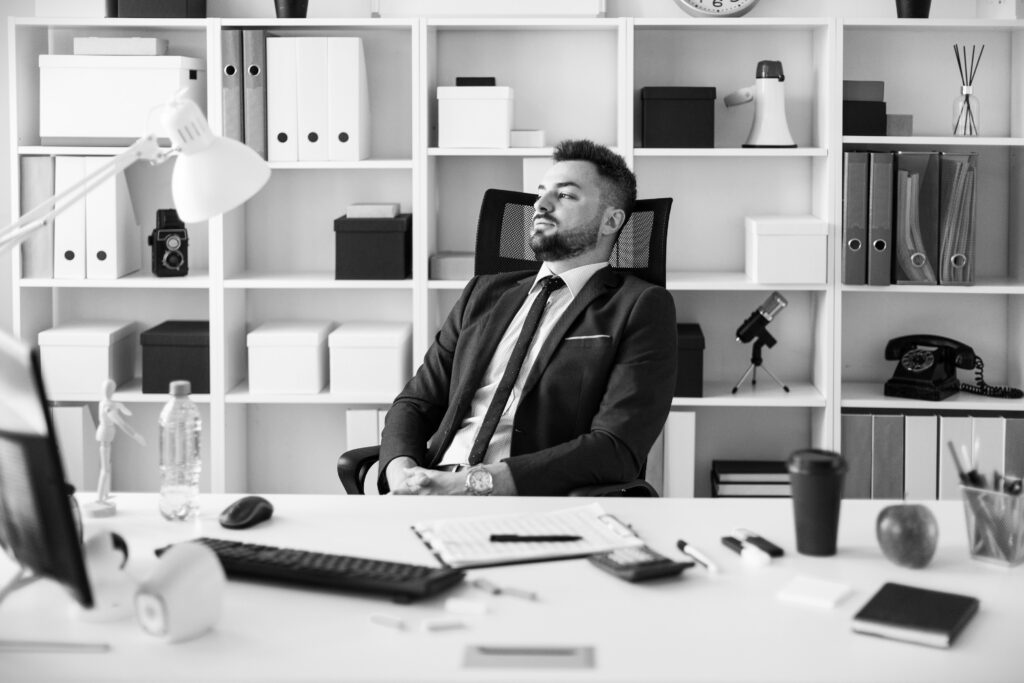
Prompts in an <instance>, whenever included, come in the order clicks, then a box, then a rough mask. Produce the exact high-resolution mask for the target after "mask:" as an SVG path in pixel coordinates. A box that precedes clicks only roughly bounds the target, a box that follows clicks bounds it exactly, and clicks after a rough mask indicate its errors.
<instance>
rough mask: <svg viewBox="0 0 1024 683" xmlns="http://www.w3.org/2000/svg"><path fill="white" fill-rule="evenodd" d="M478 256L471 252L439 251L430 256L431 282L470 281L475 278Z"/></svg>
mask: <svg viewBox="0 0 1024 683" xmlns="http://www.w3.org/2000/svg"><path fill="white" fill-rule="evenodd" d="M475 261H476V256H475V255H474V254H473V252H471V251H439V252H438V253H436V254H431V255H430V266H429V267H430V279H431V280H468V279H470V278H471V277H473V269H474V267H475V266H474V263H475Z"/></svg>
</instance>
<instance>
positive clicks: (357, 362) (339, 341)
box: [327, 322, 412, 396]
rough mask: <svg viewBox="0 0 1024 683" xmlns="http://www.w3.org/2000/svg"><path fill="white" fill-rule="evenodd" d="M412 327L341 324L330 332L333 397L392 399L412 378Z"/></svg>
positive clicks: (355, 323)
mask: <svg viewBox="0 0 1024 683" xmlns="http://www.w3.org/2000/svg"><path fill="white" fill-rule="evenodd" d="M411 342H412V325H410V324H408V323H371V322H351V323H342V324H341V325H339V326H338V328H337V329H336V330H334V331H333V332H331V334H330V337H329V338H328V341H327V345H328V346H329V347H330V355H331V393H332V394H374V395H386V396H394V395H396V394H398V392H400V391H401V390H402V388H403V387H404V386H405V383H406V382H408V381H409V377H410V376H411V374H412V372H411V365H412V356H411V348H410V344H411Z"/></svg>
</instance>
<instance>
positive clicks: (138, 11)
mask: <svg viewBox="0 0 1024 683" xmlns="http://www.w3.org/2000/svg"><path fill="white" fill-rule="evenodd" d="M115 16H118V17H131V18H139V17H145V18H153V19H167V18H173V19H205V18H206V0H117V14H116V15H115Z"/></svg>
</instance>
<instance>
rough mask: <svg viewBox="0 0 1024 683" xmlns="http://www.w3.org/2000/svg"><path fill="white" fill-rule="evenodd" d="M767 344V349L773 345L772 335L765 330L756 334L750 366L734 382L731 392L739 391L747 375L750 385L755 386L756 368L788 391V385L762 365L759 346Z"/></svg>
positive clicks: (773, 338)
mask: <svg viewBox="0 0 1024 683" xmlns="http://www.w3.org/2000/svg"><path fill="white" fill-rule="evenodd" d="M764 346H767V347H768V348H769V349H770V348H771V347H773V346H775V337H773V336H772V335H771V334H770V333H769V332H768V331H767V330H764V331H762V332H761V334H760V335H758V337H757V340H756V341H754V348H753V350H752V351H751V354H750V367H748V368H747V371H746V372H744V373H743V376H742V377H740V381H739V382H736V386H734V387H733V388H732V393H734V394H735V393H736V392H737V391H739V388H740V387H741V386H743V382H745V381H746V379H747V377H750V385H751V386H757V369H758V368H761V369H762V370H764V371H765V372H766V373H768V376H769V377H771V378H772V379H773V380H775V383H776V384H778V385H779V386H780V387H782V389H783V391H785V392H786V393H789V387H788V386H786V385H785V384H783V383H782V381H781V380H780V379H779V378H778V377H776V376H775V375H773V374H772V371H771V370H769V369H768V368H766V367H764V358H763V357H762V356H761V348H762V347H764Z"/></svg>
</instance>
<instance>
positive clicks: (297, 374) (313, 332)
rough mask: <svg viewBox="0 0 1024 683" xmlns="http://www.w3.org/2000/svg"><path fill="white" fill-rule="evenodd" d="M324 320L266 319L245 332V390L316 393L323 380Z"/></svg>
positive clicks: (325, 351) (325, 342)
mask: <svg viewBox="0 0 1024 683" xmlns="http://www.w3.org/2000/svg"><path fill="white" fill-rule="evenodd" d="M331 327H332V324H331V323H326V322H269V323H264V324H263V325H260V326H259V327H257V328H256V329H254V330H252V331H251V332H249V334H248V335H247V336H246V343H247V345H248V347H249V393H252V394H319V393H320V390H321V389H323V388H324V386H325V385H326V384H327V333H328V332H330V330H331Z"/></svg>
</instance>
